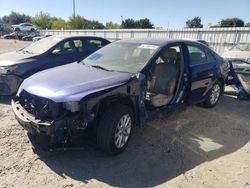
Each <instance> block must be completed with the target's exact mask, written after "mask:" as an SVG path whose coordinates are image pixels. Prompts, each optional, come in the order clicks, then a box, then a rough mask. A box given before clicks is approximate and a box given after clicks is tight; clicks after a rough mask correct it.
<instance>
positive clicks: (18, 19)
mask: <svg viewBox="0 0 250 188" xmlns="http://www.w3.org/2000/svg"><path fill="white" fill-rule="evenodd" d="M2 20H3V22H4V23H7V24H20V23H23V22H30V21H31V17H30V16H29V15H26V14H20V13H17V12H11V13H10V14H9V15H8V16H4V17H3V18H2Z"/></svg>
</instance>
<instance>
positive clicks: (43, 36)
mask: <svg viewBox="0 0 250 188" xmlns="http://www.w3.org/2000/svg"><path fill="white" fill-rule="evenodd" d="M50 36H52V35H42V36H37V37H34V38H33V39H32V40H33V41H38V40H41V39H43V38H46V37H50Z"/></svg>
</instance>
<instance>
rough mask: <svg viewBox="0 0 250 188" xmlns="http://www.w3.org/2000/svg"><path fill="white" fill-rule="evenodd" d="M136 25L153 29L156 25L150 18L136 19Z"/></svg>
mask: <svg viewBox="0 0 250 188" xmlns="http://www.w3.org/2000/svg"><path fill="white" fill-rule="evenodd" d="M136 27H137V28H145V29H152V28H154V25H153V24H152V23H151V21H150V20H149V19H148V18H144V19H140V20H138V21H136Z"/></svg>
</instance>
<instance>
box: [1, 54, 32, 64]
mask: <svg viewBox="0 0 250 188" xmlns="http://www.w3.org/2000/svg"><path fill="white" fill-rule="evenodd" d="M32 57H34V54H28V53H22V52H9V53H4V54H0V66H11V65H16V64H20V63H27V62H29V61H32ZM29 58H30V59H29Z"/></svg>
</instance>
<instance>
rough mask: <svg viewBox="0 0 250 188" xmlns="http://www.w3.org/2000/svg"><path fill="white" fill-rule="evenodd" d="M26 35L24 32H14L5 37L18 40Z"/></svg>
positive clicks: (4, 37)
mask: <svg viewBox="0 0 250 188" xmlns="http://www.w3.org/2000/svg"><path fill="white" fill-rule="evenodd" d="M24 36H25V34H24V33H19V32H13V33H10V34H6V35H4V36H3V39H18V40H22V38H23V37H24Z"/></svg>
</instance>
